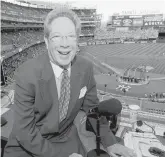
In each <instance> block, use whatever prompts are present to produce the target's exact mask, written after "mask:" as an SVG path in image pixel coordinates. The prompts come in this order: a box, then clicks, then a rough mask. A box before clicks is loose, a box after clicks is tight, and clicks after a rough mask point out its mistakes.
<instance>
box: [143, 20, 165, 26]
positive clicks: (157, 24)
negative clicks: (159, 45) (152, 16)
mask: <svg viewBox="0 0 165 157" xmlns="http://www.w3.org/2000/svg"><path fill="white" fill-rule="evenodd" d="M164 25H165V22H164V21H146V22H144V26H164Z"/></svg>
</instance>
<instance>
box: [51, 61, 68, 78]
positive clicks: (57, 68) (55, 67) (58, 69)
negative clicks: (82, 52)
mask: <svg viewBox="0 0 165 157" xmlns="http://www.w3.org/2000/svg"><path fill="white" fill-rule="evenodd" d="M50 63H51V65H52V68H53V71H54V74H55V76H56V78H59V77H60V76H61V74H62V72H63V70H64V69H63V68H61V67H60V66H58V65H57V64H54V63H53V62H51V61H50ZM67 70H68V72H69V76H70V73H71V64H69V66H68V68H67Z"/></svg>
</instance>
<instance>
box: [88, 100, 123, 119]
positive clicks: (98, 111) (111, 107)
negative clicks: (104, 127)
mask: <svg viewBox="0 0 165 157" xmlns="http://www.w3.org/2000/svg"><path fill="white" fill-rule="evenodd" d="M121 110H122V104H121V102H120V101H119V100H117V99H115V98H112V99H108V100H104V101H102V102H100V103H99V105H98V107H95V108H93V109H91V110H89V113H88V116H89V117H91V118H96V117H97V116H110V115H118V114H119V113H120V112H121Z"/></svg>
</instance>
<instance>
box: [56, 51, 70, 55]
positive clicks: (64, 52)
mask: <svg viewBox="0 0 165 157" xmlns="http://www.w3.org/2000/svg"><path fill="white" fill-rule="evenodd" d="M58 52H59V53H60V54H61V55H68V54H69V53H70V52H71V51H58Z"/></svg>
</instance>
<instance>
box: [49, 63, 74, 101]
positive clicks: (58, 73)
mask: <svg viewBox="0 0 165 157" xmlns="http://www.w3.org/2000/svg"><path fill="white" fill-rule="evenodd" d="M50 63H51V65H52V68H53V72H54V76H55V81H56V86H57V92H58V99H59V98H60V90H61V81H62V75H63V73H62V72H63V70H64V69H63V68H61V67H60V66H58V65H56V64H54V63H52V62H51V61H50ZM67 70H68V73H69V77H70V74H71V64H70V65H69V66H68V68H67Z"/></svg>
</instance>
